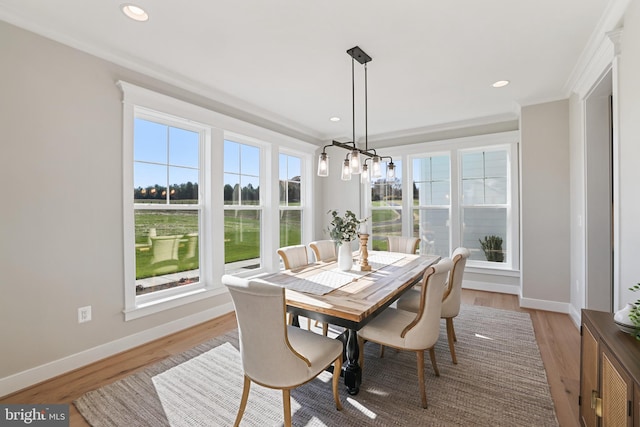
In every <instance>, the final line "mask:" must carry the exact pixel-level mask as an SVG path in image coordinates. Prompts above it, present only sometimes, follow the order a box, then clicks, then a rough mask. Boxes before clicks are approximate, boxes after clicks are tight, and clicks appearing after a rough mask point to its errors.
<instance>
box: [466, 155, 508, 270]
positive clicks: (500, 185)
mask: <svg viewBox="0 0 640 427" xmlns="http://www.w3.org/2000/svg"><path fill="white" fill-rule="evenodd" d="M460 165H461V167H460V171H461V180H462V200H461V221H462V245H463V246H464V247H466V248H468V249H469V250H470V251H471V257H470V259H472V260H480V261H488V262H495V263H504V262H506V259H507V257H506V256H505V255H506V254H507V253H508V251H509V247H508V239H507V224H508V222H507V214H508V209H509V203H508V201H509V192H508V152H507V150H506V149H504V148H501V149H494V150H473V151H470V152H463V153H462V154H461V156H460Z"/></svg>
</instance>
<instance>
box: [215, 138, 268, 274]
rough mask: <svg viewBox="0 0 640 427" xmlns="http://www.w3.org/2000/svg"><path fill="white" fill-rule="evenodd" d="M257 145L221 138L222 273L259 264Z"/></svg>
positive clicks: (259, 211)
mask: <svg viewBox="0 0 640 427" xmlns="http://www.w3.org/2000/svg"><path fill="white" fill-rule="evenodd" d="M260 200H261V199H260V148H259V147H256V146H253V145H248V144H243V143H239V142H234V141H229V140H225V141H224V262H225V272H227V273H231V272H237V271H242V270H247V269H256V268H259V267H260V266H261V230H262V205H261V203H260Z"/></svg>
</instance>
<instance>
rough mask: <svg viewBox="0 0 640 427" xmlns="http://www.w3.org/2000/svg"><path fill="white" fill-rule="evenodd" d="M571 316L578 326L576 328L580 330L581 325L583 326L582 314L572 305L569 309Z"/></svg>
mask: <svg viewBox="0 0 640 427" xmlns="http://www.w3.org/2000/svg"><path fill="white" fill-rule="evenodd" d="M569 316H570V317H571V320H573V323H574V324H575V325H576V328H578V329H580V325H581V324H582V313H581V312H580V311H579V310H577V309H576V308H575V307H574V306H573V305H572V306H571V307H570V309H569Z"/></svg>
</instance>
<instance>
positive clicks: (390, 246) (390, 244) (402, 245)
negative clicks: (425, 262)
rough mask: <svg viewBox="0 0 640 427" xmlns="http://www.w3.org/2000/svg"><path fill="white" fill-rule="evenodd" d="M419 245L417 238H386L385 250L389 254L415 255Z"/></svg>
mask: <svg viewBox="0 0 640 427" xmlns="http://www.w3.org/2000/svg"><path fill="white" fill-rule="evenodd" d="M419 244H420V239H419V238H417V237H404V236H387V250H388V251H389V252H402V253H405V254H415V253H416V252H417V251H418V245H419Z"/></svg>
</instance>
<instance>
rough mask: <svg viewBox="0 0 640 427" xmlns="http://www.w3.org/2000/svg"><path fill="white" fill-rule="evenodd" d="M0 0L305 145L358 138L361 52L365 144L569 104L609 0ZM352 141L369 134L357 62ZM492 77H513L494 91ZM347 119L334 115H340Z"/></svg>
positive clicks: (55, 31) (64, 36)
mask: <svg viewBox="0 0 640 427" xmlns="http://www.w3.org/2000/svg"><path fill="white" fill-rule="evenodd" d="M133 2H134V3H135V4H137V5H139V6H141V7H143V8H145V9H146V11H147V12H148V14H149V16H150V18H149V20H148V21H147V22H143V23H140V22H135V21H133V20H130V19H129V18H127V17H126V16H125V15H124V14H123V13H122V11H121V10H120V4H121V1H113V0H102V1H87V0H56V1H42V0H0V19H2V20H5V21H8V22H10V23H13V24H15V25H17V26H20V27H23V28H26V29H28V30H31V31H34V32H36V33H39V34H42V35H44V36H47V37H50V38H52V39H54V40H57V41H60V42H62V43H66V44H69V45H71V46H73V47H76V48H79V49H82V50H84V51H87V52H89V53H91V54H94V55H96V56H99V57H102V58H105V59H107V60H110V61H113V62H116V63H118V64H120V65H124V66H126V67H128V68H131V69H134V70H137V71H141V72H144V73H145V74H147V75H150V76H152V77H155V78H160V79H162V80H164V81H167V82H168V83H171V84H174V85H178V86H180V87H183V88H185V89H187V90H190V91H193V92H196V93H199V94H203V95H205V96H207V97H211V98H212V99H214V100H215V101H217V102H220V103H223V104H226V105H229V106H231V107H233V108H234V109H239V110H241V111H246V112H247V113H248V114H250V115H252V116H258V117H260V118H261V119H262V120H267V121H270V122H273V123H274V124H277V125H278V126H279V127H281V128H282V127H286V128H288V129H291V130H292V132H295V133H296V134H298V135H300V134H301V135H304V136H305V137H306V139H307V140H309V141H311V142H315V143H323V142H326V141H328V140H331V139H338V140H343V141H345V140H351V135H352V92H351V57H350V56H349V55H348V54H347V53H346V50H347V49H349V48H351V47H354V46H356V45H357V46H360V47H361V48H362V49H363V50H364V51H365V52H366V53H367V54H369V55H370V56H371V57H372V58H373V60H372V61H371V62H370V63H369V64H368V134H369V139H370V140H374V139H376V138H378V139H382V138H385V137H386V138H389V137H392V136H393V135H394V134H399V133H404V134H406V133H407V132H414V133H420V132H422V133H424V132H426V131H428V130H429V129H435V128H438V127H441V126H443V125H446V124H449V125H452V126H454V125H455V124H461V123H468V122H469V121H474V120H475V121H476V122H477V121H478V120H480V121H482V120H484V121H487V122H491V121H492V120H493V121H499V120H505V119H506V118H511V119H515V118H516V117H517V108H518V106H519V105H528V104H534V103H539V102H546V101H552V100H557V99H563V98H566V97H567V96H568V95H569V90H568V87H567V83H568V82H569V81H570V79H571V76H572V72H573V70H574V68H575V67H576V64H577V63H578V60H579V58H580V56H581V54H582V52H583V50H584V49H585V47H586V46H587V45H588V42H589V39H590V37H591V36H592V34H593V33H594V30H595V29H596V27H597V25H598V22H599V20H600V17H601V16H602V15H603V14H604V12H605V11H606V9H607V5H608V3H609V1H608V0H560V1H559V0H536V1H533V0H530V1H513V0H484V1H479V0H451V1H438V2H435V1H425V0H404V1H401V2H389V1H380V0H348V1H344V0H322V1H313V0H269V1H265V0H218V1H212V0H192V1H187V2H183V1H174V0H133ZM355 72H356V74H355V82H356V105H357V106H356V120H357V126H356V128H357V130H356V139H358V140H360V139H361V138H362V136H363V134H364V121H363V116H364V114H363V106H364V97H363V90H362V87H363V86H364V78H363V67H362V66H361V65H360V64H359V63H356V69H355ZM496 80H509V81H510V82H511V83H510V84H509V85H508V86H506V87H503V88H499V89H496V88H493V87H492V86H491V84H492V83H493V82H494V81H496ZM333 116H338V117H340V118H341V119H342V120H341V121H339V122H332V121H330V120H329V118H330V117H333Z"/></svg>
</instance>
